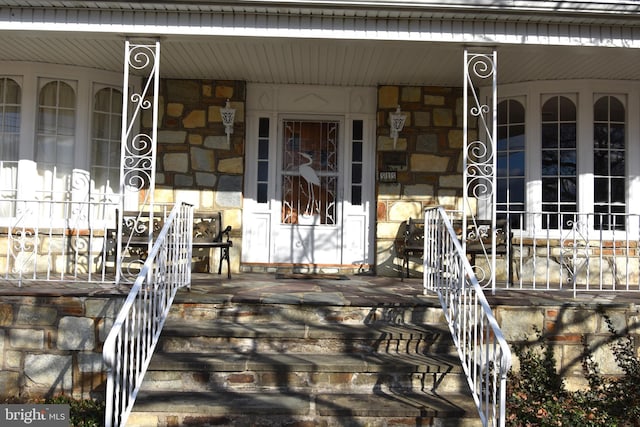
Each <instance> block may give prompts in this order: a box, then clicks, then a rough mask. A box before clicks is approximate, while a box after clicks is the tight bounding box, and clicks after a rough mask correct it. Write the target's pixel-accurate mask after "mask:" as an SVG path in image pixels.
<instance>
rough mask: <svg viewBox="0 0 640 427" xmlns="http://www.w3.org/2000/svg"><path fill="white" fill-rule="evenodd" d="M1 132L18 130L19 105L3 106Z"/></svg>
mask: <svg viewBox="0 0 640 427" xmlns="http://www.w3.org/2000/svg"><path fill="white" fill-rule="evenodd" d="M2 132H12V133H13V132H16V133H17V132H20V107H17V106H16V107H14V106H7V107H5V108H4V117H2Z"/></svg>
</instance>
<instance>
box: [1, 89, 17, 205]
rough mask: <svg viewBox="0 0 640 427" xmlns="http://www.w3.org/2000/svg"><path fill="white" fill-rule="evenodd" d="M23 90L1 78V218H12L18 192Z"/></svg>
mask: <svg viewBox="0 0 640 427" xmlns="http://www.w3.org/2000/svg"><path fill="white" fill-rule="evenodd" d="M21 98H22V94H21V89H20V86H19V85H18V83H17V82H16V81H15V80H13V79H11V78H7V77H4V78H0V201H1V202H0V216H11V215H12V212H13V203H12V202H10V201H9V200H10V199H14V198H15V197H16V192H17V190H18V176H17V175H18V160H19V157H18V149H19V145H20V144H19V142H20V119H21V118H20V103H21Z"/></svg>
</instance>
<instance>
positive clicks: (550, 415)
mask: <svg viewBox="0 0 640 427" xmlns="http://www.w3.org/2000/svg"><path fill="white" fill-rule="evenodd" d="M605 320H606V322H607V325H608V327H609V330H610V332H611V334H612V341H611V343H610V347H611V350H612V352H613V355H614V356H615V360H616V362H617V364H618V366H619V367H620V368H621V370H622V372H623V373H624V375H622V376H620V377H619V378H607V377H605V376H603V375H601V374H600V372H599V368H598V365H597V363H596V362H595V361H594V360H593V355H592V352H591V351H590V350H589V349H588V348H587V346H586V344H585V351H584V353H583V355H582V367H583V370H584V373H585V377H586V379H587V382H588V387H587V388H586V389H585V390H579V391H575V392H569V391H568V390H567V389H566V387H565V384H564V381H563V379H562V377H561V376H560V375H559V374H558V372H557V371H556V360H555V356H554V352H553V347H552V346H551V345H549V344H548V343H545V342H544V340H543V339H542V337H541V336H540V337H539V340H538V342H537V343H535V345H530V346H527V345H519V346H514V348H513V351H514V354H515V356H517V357H518V359H519V360H520V370H519V372H517V373H516V372H513V371H512V372H511V373H510V374H509V380H508V382H507V387H508V388H507V425H509V426H513V427H525V426H543V427H546V426H572V427H581V426H584V427H591V426H593V427H595V426H607V427H630V426H640V360H638V358H637V357H636V355H635V353H634V348H633V341H632V339H631V338H630V337H628V336H623V335H621V334H619V333H618V332H616V331H615V330H614V328H613V326H612V324H611V321H610V319H609V318H607V317H605Z"/></svg>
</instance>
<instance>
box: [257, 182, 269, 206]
mask: <svg viewBox="0 0 640 427" xmlns="http://www.w3.org/2000/svg"><path fill="white" fill-rule="evenodd" d="M258 203H267V184H266V183H258Z"/></svg>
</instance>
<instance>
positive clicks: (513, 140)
mask: <svg viewBox="0 0 640 427" xmlns="http://www.w3.org/2000/svg"><path fill="white" fill-rule="evenodd" d="M509 148H510V149H511V150H524V126H521V125H518V126H512V127H511V128H510V129H509Z"/></svg>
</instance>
